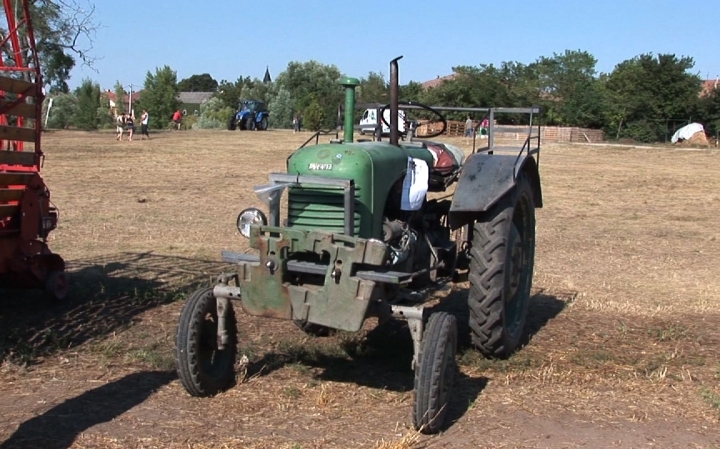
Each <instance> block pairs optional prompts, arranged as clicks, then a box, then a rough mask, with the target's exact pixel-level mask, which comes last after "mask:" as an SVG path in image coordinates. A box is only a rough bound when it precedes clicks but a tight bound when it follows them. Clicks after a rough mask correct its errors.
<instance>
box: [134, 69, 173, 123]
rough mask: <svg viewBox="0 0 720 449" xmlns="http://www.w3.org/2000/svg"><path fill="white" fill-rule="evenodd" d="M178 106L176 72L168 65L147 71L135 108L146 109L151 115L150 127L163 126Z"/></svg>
mask: <svg viewBox="0 0 720 449" xmlns="http://www.w3.org/2000/svg"><path fill="white" fill-rule="evenodd" d="M179 106H180V102H179V100H178V87H177V74H176V73H175V71H174V70H172V69H171V68H170V67H168V66H163V67H162V68H157V69H155V73H154V74H152V73H150V72H147V74H146V75H145V83H144V85H143V91H142V96H141V97H140V99H139V100H138V102H137V107H136V110H142V109H147V111H148V112H149V113H150V114H151V116H152V117H155V118H156V119H154V120H151V121H150V126H151V127H152V128H164V127H165V126H166V125H167V124H168V122H169V121H170V120H171V118H172V115H173V112H175V110H177V108H178V107H179Z"/></svg>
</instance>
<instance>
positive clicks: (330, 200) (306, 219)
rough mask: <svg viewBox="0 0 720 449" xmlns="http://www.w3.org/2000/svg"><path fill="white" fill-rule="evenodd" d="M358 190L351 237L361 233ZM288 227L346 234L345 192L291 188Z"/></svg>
mask: <svg viewBox="0 0 720 449" xmlns="http://www.w3.org/2000/svg"><path fill="white" fill-rule="evenodd" d="M359 190H360V189H359V188H357V187H356V188H355V217H354V229H355V230H354V235H355V236H358V235H359V234H360V216H361V215H360V205H361V203H360V201H359V199H358V198H359V193H360V192H359ZM288 226H290V227H296V228H300V229H318V230H323V231H328V232H334V233H337V234H342V233H344V232H345V193H344V191H343V189H341V188H332V187H308V186H302V187H291V188H290V190H289V194H288Z"/></svg>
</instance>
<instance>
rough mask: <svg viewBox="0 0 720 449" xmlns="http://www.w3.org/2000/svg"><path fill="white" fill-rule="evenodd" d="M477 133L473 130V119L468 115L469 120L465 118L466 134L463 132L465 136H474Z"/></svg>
mask: <svg viewBox="0 0 720 449" xmlns="http://www.w3.org/2000/svg"><path fill="white" fill-rule="evenodd" d="M474 135H475V132H474V130H473V121H472V119H471V118H470V116H469V115H468V118H467V120H465V134H463V137H465V138H467V137H472V136H474Z"/></svg>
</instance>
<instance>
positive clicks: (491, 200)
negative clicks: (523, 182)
mask: <svg viewBox="0 0 720 449" xmlns="http://www.w3.org/2000/svg"><path fill="white" fill-rule="evenodd" d="M521 173H525V175H526V176H528V178H529V179H530V185H531V186H532V190H533V200H534V202H535V207H542V192H541V190H540V173H539V172H538V164H537V162H536V161H535V158H533V157H532V156H528V155H523V156H521V157H520V158H518V157H517V156H516V155H505V154H487V153H475V154H473V155H471V156H470V157H469V158H468V159H467V160H466V161H465V163H464V164H463V166H462V170H461V171H460V176H459V178H458V182H457V186H456V188H455V194H454V195H453V199H452V204H451V205H450V213H449V219H450V227H451V228H452V229H457V228H459V227H461V226H464V225H465V224H467V223H470V222H471V221H473V220H475V219H476V218H477V216H478V215H479V214H481V213H483V212H486V211H487V210H488V209H490V208H491V207H492V206H493V205H494V204H495V203H497V202H498V201H499V200H500V198H502V197H503V196H504V195H506V194H507V193H508V192H510V191H511V190H512V189H513V188H514V187H515V183H516V179H517V177H518V176H520V174H521Z"/></svg>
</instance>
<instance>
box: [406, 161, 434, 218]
mask: <svg viewBox="0 0 720 449" xmlns="http://www.w3.org/2000/svg"><path fill="white" fill-rule="evenodd" d="M429 177H430V169H429V168H428V164H427V162H425V161H424V160H422V159H415V158H411V157H409V158H408V164H407V173H406V174H405V180H404V181H403V190H402V202H401V204H400V208H401V209H402V210H418V209H420V208H421V207H422V205H423V201H425V195H426V194H427V191H428V180H429Z"/></svg>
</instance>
